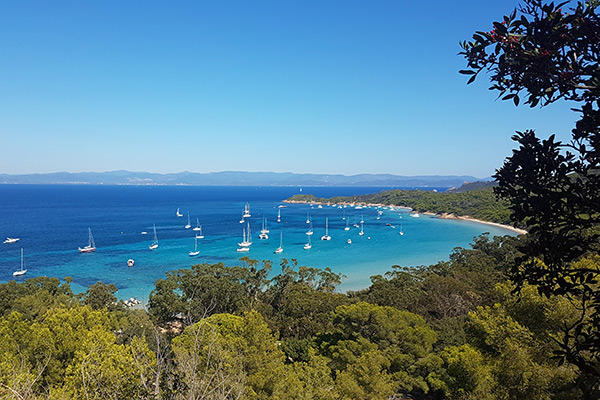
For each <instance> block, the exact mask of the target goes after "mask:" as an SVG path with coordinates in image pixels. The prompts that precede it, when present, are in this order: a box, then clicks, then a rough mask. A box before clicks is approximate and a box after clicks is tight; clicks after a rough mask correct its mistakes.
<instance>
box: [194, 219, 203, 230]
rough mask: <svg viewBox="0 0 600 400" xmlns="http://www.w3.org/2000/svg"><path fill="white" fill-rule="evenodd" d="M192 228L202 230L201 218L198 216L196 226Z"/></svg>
mask: <svg viewBox="0 0 600 400" xmlns="http://www.w3.org/2000/svg"><path fill="white" fill-rule="evenodd" d="M192 230H193V231H201V230H202V227H201V226H200V220H199V219H198V218H196V226H195V227H194V229H192Z"/></svg>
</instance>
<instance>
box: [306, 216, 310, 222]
mask: <svg viewBox="0 0 600 400" xmlns="http://www.w3.org/2000/svg"><path fill="white" fill-rule="evenodd" d="M306 223H307V224H310V214H309V213H306Z"/></svg>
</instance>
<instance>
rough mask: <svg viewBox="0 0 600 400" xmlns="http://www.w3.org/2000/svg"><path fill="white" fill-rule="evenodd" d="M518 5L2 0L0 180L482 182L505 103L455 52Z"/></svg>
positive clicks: (562, 115)
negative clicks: (318, 176) (260, 177)
mask: <svg viewBox="0 0 600 400" xmlns="http://www.w3.org/2000/svg"><path fill="white" fill-rule="evenodd" d="M518 4H519V2H517V1H513V0H503V1H497V0H478V1H473V0H468V1H466V0H456V1H451V2H450V1H443V2H439V1H411V2H408V1H402V0H390V1H387V0H370V1H354V0H325V1H323V0H319V1H312V0H302V1H300V0H286V1H275V0H272V1H261V0H252V1H247V0H243V1H242V0H240V1H233V0H220V1H204V0H195V1H183V0H181V1H169V2H166V1H154V0H144V1H142V0H128V1H117V0H104V1H95V2H92V1H80V0H76V1H61V0H56V1H51V2H49V1H45V0H44V1H41V0H40V1H29V0H20V1H5V2H2V4H0V173H6V174H25V173H47V172H59V171H67V172H84V171H86V172H87V171H94V172H101V171H112V170H121V169H124V170H130V171H147V172H156V173H172V172H181V171H191V172H215V171H273V172H296V173H325V174H344V175H353V174H359V173H386V174H396V175H472V176H475V177H480V178H483V177H487V176H490V175H492V174H493V173H494V171H495V169H497V168H499V167H500V166H501V165H502V163H503V160H504V159H505V158H506V157H507V156H510V154H511V149H512V148H513V147H514V142H512V141H511V139H510V137H511V136H512V134H513V133H514V132H515V131H522V130H526V129H535V130H536V132H538V134H539V135H540V136H543V137H546V136H549V135H550V134H552V133H555V134H557V136H558V137H559V138H562V139H563V140H566V139H568V137H569V135H570V130H571V129H572V128H573V124H574V122H575V120H576V119H577V114H575V113H574V112H573V111H570V108H571V107H572V106H573V105H572V104H567V103H557V104H554V105H552V106H550V107H546V108H535V109H530V108H528V107H526V106H525V107H523V106H521V107H515V106H514V105H513V104H512V103H509V102H503V101H501V100H497V93H495V92H492V91H489V90H488V87H489V80H488V78H487V77H485V76H481V77H480V78H479V79H478V80H477V81H476V82H475V83H473V84H471V85H468V86H467V85H466V81H467V78H466V77H465V76H463V75H460V74H459V73H458V70H460V69H463V68H465V67H466V63H465V61H464V59H463V58H462V57H460V56H459V55H458V52H460V50H461V49H460V46H459V42H460V41H462V40H466V39H470V38H471V35H472V34H473V33H474V32H475V31H476V30H490V29H491V26H492V21H496V20H500V19H501V18H502V16H503V15H505V14H508V13H510V12H511V11H512V10H513V9H514V7H515V6H516V5H518Z"/></svg>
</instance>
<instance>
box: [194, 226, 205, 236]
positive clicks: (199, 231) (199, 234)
mask: <svg viewBox="0 0 600 400" xmlns="http://www.w3.org/2000/svg"><path fill="white" fill-rule="evenodd" d="M199 228H200V229H199V230H198V233H196V239H204V235H203V234H202V225H199ZM194 230H196V228H194Z"/></svg>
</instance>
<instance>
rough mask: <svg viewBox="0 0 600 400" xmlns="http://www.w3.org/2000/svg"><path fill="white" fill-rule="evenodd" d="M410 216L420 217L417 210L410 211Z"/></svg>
mask: <svg viewBox="0 0 600 400" xmlns="http://www.w3.org/2000/svg"><path fill="white" fill-rule="evenodd" d="M410 216H411V217H414V218H419V217H420V215H419V213H418V212H411V213H410Z"/></svg>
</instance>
